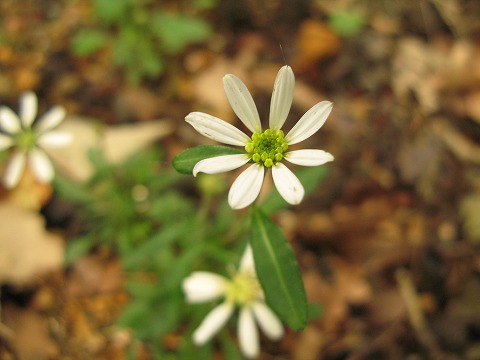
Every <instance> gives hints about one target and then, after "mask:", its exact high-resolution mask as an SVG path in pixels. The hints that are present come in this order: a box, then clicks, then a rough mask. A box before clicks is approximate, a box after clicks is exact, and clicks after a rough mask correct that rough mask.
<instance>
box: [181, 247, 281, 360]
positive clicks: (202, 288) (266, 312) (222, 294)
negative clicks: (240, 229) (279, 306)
mask: <svg viewBox="0 0 480 360" xmlns="http://www.w3.org/2000/svg"><path fill="white" fill-rule="evenodd" d="M182 285H183V291H184V292H185V295H186V298H187V301H188V302H189V303H200V302H205V301H213V300H216V299H219V298H223V299H224V301H223V302H222V303H221V304H220V305H218V306H217V307H215V308H214V309H213V310H212V311H211V312H210V313H209V314H208V315H207V316H206V317H205V319H204V320H203V322H202V323H201V324H200V326H199V327H198V328H197V329H196V330H195V331H194V333H193V341H194V343H195V344H196V345H202V344H204V343H206V342H207V341H209V340H210V339H211V338H212V337H213V336H214V335H215V334H216V333H217V332H218V331H219V330H220V329H221V328H222V327H223V326H224V325H225V323H226V322H227V320H228V319H229V318H230V316H231V315H232V314H233V311H234V310H235V307H237V306H238V307H239V308H240V313H239V317H238V337H239V342H240V350H241V351H242V353H243V355H244V356H246V357H247V358H254V357H256V356H258V354H259V352H260V345H259V343H260V340H259V335H258V330H257V327H256V325H255V323H257V324H258V326H259V327H260V329H262V331H263V332H264V333H265V335H267V336H268V337H269V338H270V339H272V340H278V339H280V338H281V337H282V336H283V326H282V324H281V322H280V320H279V319H278V318H277V316H276V315H275V314H274V313H273V311H272V310H271V309H270V308H269V307H268V306H267V305H266V304H265V302H264V293H263V290H262V288H261V286H260V283H259V282H258V279H257V274H256V272H255V265H254V263H253V256H252V251H251V248H250V247H249V246H248V247H247V249H246V250H245V253H244V255H243V257H242V260H241V262H240V267H239V270H238V272H237V273H235V274H234V275H233V277H232V278H231V279H227V278H225V277H223V276H221V275H217V274H214V273H210V272H203V271H197V272H194V273H192V274H191V275H190V276H189V277H188V278H186V279H185V280H184V281H183V284H182Z"/></svg>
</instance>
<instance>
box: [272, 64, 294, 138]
mask: <svg viewBox="0 0 480 360" xmlns="http://www.w3.org/2000/svg"><path fill="white" fill-rule="evenodd" d="M294 88H295V76H294V75H293V71H292V68H291V67H290V66H288V65H285V66H283V67H282V68H281V69H280V71H279V72H278V75H277V78H276V79H275V84H274V85H273V93H272V100H271V102H270V118H269V119H270V120H269V125H270V129H272V130H278V129H281V128H282V126H283V124H284V123H285V120H286V119H287V116H288V113H289V111H290V107H291V106H292V101H293V90H294Z"/></svg>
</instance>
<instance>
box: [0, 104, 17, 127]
mask: <svg viewBox="0 0 480 360" xmlns="http://www.w3.org/2000/svg"><path fill="white" fill-rule="evenodd" d="M0 125H1V127H2V129H3V130H5V131H7V132H9V133H11V134H16V133H18V132H19V131H20V129H21V126H20V119H19V118H18V116H17V114H15V113H14V112H13V111H12V109H10V108H8V107H6V106H2V107H0Z"/></svg>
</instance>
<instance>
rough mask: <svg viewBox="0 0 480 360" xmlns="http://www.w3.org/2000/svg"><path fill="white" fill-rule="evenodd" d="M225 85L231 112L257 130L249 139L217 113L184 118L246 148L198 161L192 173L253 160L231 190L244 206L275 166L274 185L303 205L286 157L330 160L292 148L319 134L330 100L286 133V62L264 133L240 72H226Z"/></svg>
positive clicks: (290, 87)
mask: <svg viewBox="0 0 480 360" xmlns="http://www.w3.org/2000/svg"><path fill="white" fill-rule="evenodd" d="M223 86H224V88H225V92H226V94H227V98H228V101H229V102H230V105H231V106H232V108H233V111H234V112H235V114H237V116H238V117H239V119H240V120H241V121H242V122H243V123H244V124H245V126H246V127H247V128H248V129H249V130H250V131H251V132H252V133H253V134H252V136H251V137H249V136H248V135H246V134H245V133H244V132H243V131H241V130H239V129H237V128H236V127H234V126H233V125H231V124H229V123H227V122H226V121H224V120H221V119H219V118H216V117H214V116H211V115H208V114H205V113H201V112H192V113H190V114H188V115H187V116H186V118H185V120H186V121H187V122H188V123H190V124H191V125H192V126H193V127H194V128H195V130H197V131H198V132H199V133H200V134H202V135H204V136H206V137H208V138H210V139H213V140H215V141H218V142H221V143H224V144H228V145H235V146H243V147H244V148H245V151H246V153H245V154H238V155H223V156H217V157H212V158H207V159H204V160H201V161H199V162H198V163H197V164H196V165H195V167H194V168H193V175H194V176H196V175H197V174H198V173H199V172H204V173H207V174H216V173H221V172H225V171H230V170H234V169H237V168H239V167H241V166H243V165H245V164H246V163H248V162H252V163H253V164H252V165H250V166H249V167H248V168H247V169H246V170H245V171H243V172H242V173H241V174H240V176H238V178H237V179H236V180H235V181H234V183H233V184H232V187H231V188H230V192H229V194H228V202H229V204H230V206H231V207H232V208H234V209H242V208H244V207H246V206H248V205H250V204H251V203H252V202H253V201H255V199H256V198H257V196H258V194H259V193H260V190H261V188H262V184H263V178H264V175H265V171H266V169H269V168H271V169H272V176H273V181H274V183H275V186H276V188H277V190H278V192H279V193H280V195H281V196H282V197H283V198H284V199H285V201H287V202H288V203H289V204H292V205H296V204H298V203H300V202H301V201H302V199H303V196H304V189H303V186H302V184H301V183H300V181H299V180H298V178H297V177H296V176H295V175H294V174H293V172H291V171H290V170H289V169H288V168H287V167H286V166H285V165H284V164H283V162H282V161H283V160H287V161H288V162H290V163H293V164H297V165H303V166H319V165H322V164H325V163H326V162H329V161H332V160H333V159H334V158H333V156H332V154H330V153H328V152H326V151H323V150H313V149H305V150H294V151H288V147H289V146H290V145H293V144H297V143H299V142H301V141H303V140H305V139H307V138H308V137H310V136H312V135H313V134H315V133H316V132H317V131H318V130H319V129H320V128H321V127H322V125H323V124H324V123H325V121H326V120H327V117H328V115H329V114H330V112H331V111H332V106H333V105H332V103H331V102H329V101H322V102H320V103H318V104H317V105H315V106H313V107H312V108H311V109H310V110H308V111H307V112H306V113H305V115H303V116H302V118H301V119H300V120H299V121H298V122H297V124H296V125H295V126H294V127H293V128H292V129H291V130H290V131H289V132H288V133H287V135H285V136H284V133H283V131H282V130H281V128H282V126H283V124H284V123H285V120H286V119H287V115H288V113H289V111H290V107H291V105H292V101H293V91H294V86H295V76H294V75H293V71H292V69H291V68H290V66H283V67H282V68H281V69H280V71H279V72H278V74H277V78H276V79H275V84H274V86H273V94H272V99H271V103H270V117H269V129H267V130H265V131H262V126H261V124H260V117H259V115H258V111H257V108H256V106H255V103H254V101H253V99H252V96H251V95H250V93H249V91H248V89H247V87H246V86H245V84H244V83H243V82H242V81H241V80H240V79H239V78H237V77H236V76H234V75H231V74H228V75H225V77H224V78H223Z"/></svg>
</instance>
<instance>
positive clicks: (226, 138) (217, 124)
mask: <svg viewBox="0 0 480 360" xmlns="http://www.w3.org/2000/svg"><path fill="white" fill-rule="evenodd" d="M185 121H186V122H188V123H189V124H190V125H192V126H193V127H194V128H195V130H197V131H198V132H199V133H200V134H202V135H203V136H206V137H208V138H209V139H212V140H215V141H218V142H221V143H224V144H229V145H236V146H245V144H246V143H247V142H248V141H249V140H250V138H249V137H248V135H246V134H244V133H243V131H241V130H239V129H237V128H236V127H235V126H233V125H232V124H229V123H228V122H226V121H224V120H221V119H219V118H216V117H215V116H212V115H208V114H205V113H201V112H192V113H190V114H188V115H187V116H186V117H185Z"/></svg>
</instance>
